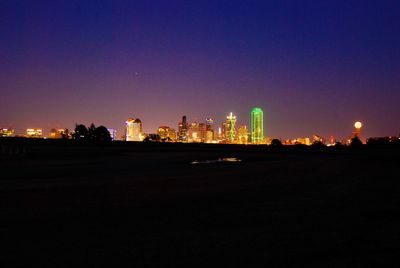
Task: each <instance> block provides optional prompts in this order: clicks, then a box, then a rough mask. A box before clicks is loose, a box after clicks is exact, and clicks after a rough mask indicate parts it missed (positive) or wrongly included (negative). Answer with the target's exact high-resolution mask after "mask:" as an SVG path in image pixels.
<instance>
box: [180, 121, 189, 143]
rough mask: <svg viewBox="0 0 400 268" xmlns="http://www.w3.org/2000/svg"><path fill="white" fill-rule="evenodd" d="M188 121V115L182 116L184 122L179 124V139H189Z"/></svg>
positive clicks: (184, 140)
mask: <svg viewBox="0 0 400 268" xmlns="http://www.w3.org/2000/svg"><path fill="white" fill-rule="evenodd" d="M188 129H189V126H188V123H187V121H186V115H184V116H182V122H180V123H179V124H178V141H181V142H186V141H188Z"/></svg>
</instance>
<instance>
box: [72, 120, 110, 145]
mask: <svg viewBox="0 0 400 268" xmlns="http://www.w3.org/2000/svg"><path fill="white" fill-rule="evenodd" d="M72 138H73V139H75V140H85V141H87V140H92V141H111V135H110V132H109V131H108V129H107V128H106V127H105V126H99V127H96V126H95V125H94V124H93V123H92V124H91V125H90V126H89V127H86V126H85V125H83V124H76V126H75V131H74V133H73V134H72Z"/></svg>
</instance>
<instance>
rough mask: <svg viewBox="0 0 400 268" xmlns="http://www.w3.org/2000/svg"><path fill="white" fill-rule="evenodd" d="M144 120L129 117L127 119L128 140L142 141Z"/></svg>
mask: <svg viewBox="0 0 400 268" xmlns="http://www.w3.org/2000/svg"><path fill="white" fill-rule="evenodd" d="M142 140H143V135H142V121H140V119H139V118H137V119H133V118H129V119H128V120H127V121H126V141H142Z"/></svg>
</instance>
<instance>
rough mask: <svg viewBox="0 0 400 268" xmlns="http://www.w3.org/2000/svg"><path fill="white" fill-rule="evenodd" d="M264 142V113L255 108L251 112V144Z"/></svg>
mask: <svg viewBox="0 0 400 268" xmlns="http://www.w3.org/2000/svg"><path fill="white" fill-rule="evenodd" d="M263 140H264V112H263V110H261V108H258V107H255V108H253V110H251V142H252V143H255V144H258V143H262V142H263Z"/></svg>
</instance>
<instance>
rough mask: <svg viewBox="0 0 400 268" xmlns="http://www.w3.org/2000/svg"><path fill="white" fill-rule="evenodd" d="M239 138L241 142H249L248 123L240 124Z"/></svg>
mask: <svg viewBox="0 0 400 268" xmlns="http://www.w3.org/2000/svg"><path fill="white" fill-rule="evenodd" d="M237 136H238V138H237V140H238V143H239V144H247V143H249V130H248V129H247V126H246V125H243V126H240V127H239V128H238V133H237Z"/></svg>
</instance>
